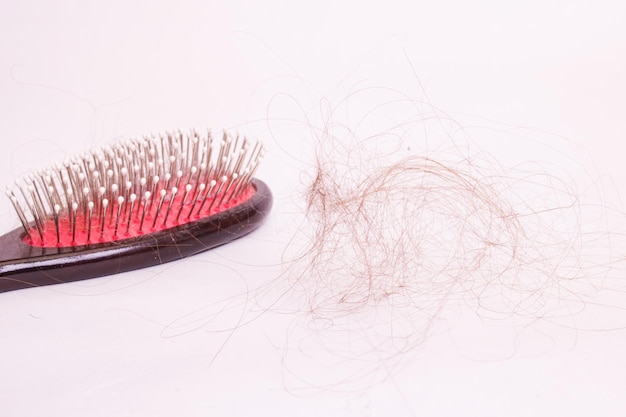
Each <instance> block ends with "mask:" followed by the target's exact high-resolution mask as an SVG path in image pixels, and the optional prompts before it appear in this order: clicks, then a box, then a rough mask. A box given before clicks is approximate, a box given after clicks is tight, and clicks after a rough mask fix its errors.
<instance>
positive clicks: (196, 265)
mask: <svg viewBox="0 0 626 417" xmlns="http://www.w3.org/2000/svg"><path fill="white" fill-rule="evenodd" d="M625 18H626V6H624V3H621V2H616V1H608V0H605V1H596V2H587V1H534V0H533V1H528V2H519V3H513V2H502V1H493V0H479V1H474V2H463V1H459V0H445V1H439V2H422V1H417V2H403V1H396V0H392V1H385V2H379V3H378V4H377V5H376V6H372V5H367V4H366V3H364V2H356V1H346V2H330V1H317V2H311V3H309V4H304V3H302V4H297V3H294V2H287V1H276V0H271V1H267V2H250V1H236V2H228V3H227V2H213V1H206V2H201V1H187V2H185V1H181V2H176V3H175V2H164V1H154V2H121V1H110V2H100V3H99V2H95V1H49V2H35V1H22V2H10V4H9V2H6V1H5V2H4V3H3V4H2V5H1V6H0V34H1V36H0V143H1V144H2V145H1V152H0V180H1V182H2V184H6V185H8V184H10V183H11V182H12V181H13V179H14V178H16V177H18V176H20V175H23V174H25V173H28V172H30V171H31V170H33V169H36V168H39V167H43V166H46V165H47V164H49V163H52V162H56V161H59V160H62V159H63V156H64V155H66V154H73V153H76V152H81V151H84V150H87V149H89V148H91V147H93V146H97V145H100V144H104V143H108V142H110V141H112V140H114V139H116V138H119V137H127V136H132V135H141V134H145V133H150V132H158V131H161V130H164V129H170V128H177V127H181V128H187V127H213V128H215V129H216V130H219V129H222V128H227V129H229V130H232V131H239V132H242V133H245V134H247V135H250V136H251V137H254V138H258V139H261V140H264V141H265V143H266V145H267V148H268V156H267V159H266V160H265V161H264V163H263V167H262V169H261V171H260V173H259V176H260V177H261V178H263V179H264V180H266V182H268V183H269V184H270V186H271V187H272V189H273V190H274V193H275V197H276V200H275V209H274V211H273V213H272V216H271V218H270V219H269V221H268V223H267V224H266V225H265V226H264V227H263V228H262V229H261V230H259V231H258V232H257V233H255V234H253V235H251V236H249V237H248V238H245V239H243V240H240V241H238V242H236V243H233V244H231V245H228V246H225V247H223V248H220V249H217V250H214V251H211V252H208V253H205V254H202V255H200V256H197V257H194V258H193V259H188V260H185V261H182V262H177V263H173V264H170V265H164V266H161V267H157V268H149V269H146V270H142V271H136V272H132V273H127V274H121V275H118V276H114V277H107V278H103V279H98V280H92V281H85V282H82V283H76V284H68V285H63V286H56V287H47V288H38V289H32V290H27V291H19V292H14V293H5V294H0V335H1V336H0V337H1V339H0V414H2V415H3V416H41V415H48V416H50V415H59V416H61V415H62V416H66V417H67V416H73V415H81V416H85V415H89V416H111V415H115V416H159V415H163V416H166V415H167V416H171V415H180V416H207V415H221V416H230V415H232V416H242V415H255V416H258V415H274V416H277V415H295V416H364V415H398V416H400V415H416V416H450V415H463V416H468V415H476V416H530V415H532V416H537V415H545V416H553V415H567V416H575V415H577V416H583V415H584V416H587V415H603V416H618V415H623V413H624V410H626V396H624V391H625V389H626V356H625V355H624V349H625V348H626V330H624V331H621V330H607V329H610V328H615V327H621V326H622V325H623V324H624V323H625V322H626V320H625V317H626V314H624V313H623V312H621V309H620V306H626V295H623V294H622V293H621V291H619V289H620V286H622V287H623V285H620V279H621V278H622V277H623V275H624V274H623V271H622V270H621V269H620V265H619V261H620V260H621V259H623V258H624V256H623V255H621V253H625V254H626V252H624V247H623V246H622V245H620V244H619V239H615V240H614V245H615V246H612V247H610V248H609V246H607V247H606V248H605V252H606V253H610V254H611V258H610V259H612V260H614V262H615V264H614V265H615V268H614V269H613V270H612V271H609V273H608V275H607V277H608V279H607V281H608V282H609V283H610V285H607V286H609V287H610V288H612V289H614V290H617V291H610V292H602V291H600V292H599V294H597V295H596V298H593V303H591V302H590V303H589V308H588V309H587V310H588V311H587V312H586V314H585V315H582V316H581V315H578V316H577V318H576V319H572V321H571V322H570V324H571V326H570V328H564V327H559V326H544V325H537V324H533V325H532V331H530V332H526V331H523V330H522V329H521V328H520V327H519V326H521V327H524V326H526V325H527V324H528V323H527V322H512V324H511V326H507V325H505V324H502V323H500V324H498V325H493V323H484V322H483V321H482V320H481V319H480V318H478V317H477V316H473V315H472V314H471V313H467V312H466V313H461V312H459V311H450V312H444V313H443V314H442V318H441V321H438V322H436V323H435V329H434V330H433V332H432V334H430V337H428V338H427V339H426V340H425V341H424V342H423V343H419V344H418V345H417V346H415V348H414V349H409V350H408V351H406V352H404V354H403V355H402V356H401V358H392V359H384V358H380V360H374V359H373V358H372V356H371V355H369V356H367V357H365V358H363V360H362V361H361V360H359V358H354V357H350V355H347V357H344V356H342V354H340V353H339V352H340V351H341V352H345V351H344V350H343V349H341V340H343V339H342V337H343V335H341V334H332V335H328V334H325V333H324V329H322V328H320V326H319V323H315V324H313V323H314V322H312V321H308V320H309V319H308V318H307V316H306V314H301V313H297V312H294V311H293V310H289V309H286V310H284V311H283V310H281V309H280V308H278V307H277V306H275V307H276V308H272V306H274V305H273V304H272V300H273V299H277V298H278V296H279V294H281V290H280V288H281V286H280V285H278V286H275V285H271V286H269V287H263V285H264V284H268V283H275V280H276V279H277V278H278V277H279V276H280V274H281V271H284V268H285V266H284V265H282V266H281V265H280V263H281V255H282V254H283V252H284V251H285V248H286V247H287V245H288V241H289V239H290V237H291V235H292V234H293V232H294V230H293V221H294V220H293V219H294V217H296V218H297V211H298V209H299V208H301V207H302V202H301V196H300V195H299V194H298V192H297V190H299V189H300V188H299V187H300V186H301V181H304V180H303V177H302V176H301V173H302V172H305V171H306V170H307V168H308V167H309V166H310V163H311V160H310V159H308V158H310V156H311V149H312V146H313V142H312V141H311V131H314V130H315V129H314V128H313V127H319V126H322V125H323V121H324V115H326V114H327V109H328V108H335V107H336V108H341V109H342V110H345V108H344V107H342V104H341V103H342V99H344V98H346V97H349V96H350V97H353V98H352V99H351V106H353V107H350V109H351V111H353V112H354V113H353V114H352V115H350V114H349V115H345V114H344V115H341V116H338V117H339V119H340V120H341V121H342V122H345V123H347V124H348V125H349V128H350V129H353V130H356V129H357V126H356V124H358V122H359V121H360V120H361V119H362V118H363V117H364V114H366V113H367V109H373V108H376V106H379V105H381V104H385V103H387V104H388V103H389V102H390V101H392V100H397V99H398V98H399V97H400V96H402V95H403V97H407V98H410V99H411V100H414V101H415V102H416V103H420V104H419V105H418V106H415V107H411V106H400V110H398V109H397V107H395V106H386V107H385V109H384V110H382V111H381V112H379V113H376V115H375V116H371V119H367V118H365V120H367V123H371V125H372V126H370V127H368V126H369V125H367V123H364V124H365V125H366V126H364V127H363V129H364V131H363V132H361V134H363V135H366V134H367V129H368V128H371V129H377V128H378V127H376V126H378V125H382V126H384V125H385V123H386V121H388V120H391V119H393V120H396V121H398V120H400V121H402V120H408V119H406V118H407V117H410V116H409V115H408V114H410V113H411V111H413V110H414V111H415V112H419V111H421V112H423V114H427V113H428V114H430V113H429V112H430V111H432V110H433V108H436V109H441V113H439V115H440V116H441V115H442V114H444V112H445V115H446V117H449V118H453V119H454V120H456V121H458V122H459V123H460V124H461V125H462V126H465V127H467V128H468V132H469V133H470V134H471V136H472V141H470V142H469V143H471V144H474V145H477V146H480V149H481V150H482V151H484V152H486V153H488V154H490V155H493V158H494V159H496V160H498V161H499V162H500V163H501V164H502V166H504V167H509V166H511V165H514V164H516V163H519V162H520V161H522V162H523V161H542V163H543V164H544V165H542V166H543V167H544V169H545V166H550V165H551V164H556V165H555V166H558V168H556V171H558V173H559V174H561V173H563V172H566V176H567V178H568V180H572V181H574V182H575V184H578V187H579V190H583V191H584V190H585V189H586V187H587V186H588V185H589V184H596V185H597V184H601V186H599V187H598V188H594V190H597V189H601V190H602V192H594V193H591V196H590V198H592V197H593V198H595V197H597V200H596V201H595V202H596V203H597V204H598V205H599V206H602V207H611V208H616V209H620V208H621V205H620V198H621V196H620V193H623V184H624V182H625V181H626V170H625V169H624V154H625V152H624V151H625V150H626V149H625V147H624V144H623V143H624V139H626V118H625V117H624V116H625V114H626V101H625V99H624V97H626V76H625V74H626V28H625V26H624V21H625ZM361 88H365V89H366V90H365V92H364V93H360V94H357V95H356V96H351V94H354V92H355V91H357V90H360V89H361ZM387 109H389V110H387ZM411 109H413V110H411ZM392 111H394V112H395V111H399V112H400V113H395V114H392V113H389V112H392ZM385 112H388V113H385ZM402 112H405V113H402ZM410 126H411V129H408V130H407V134H408V135H409V136H411V135H413V134H415V131H418V130H419V129H415V126H416V124H411V125H410ZM469 126H480V127H481V128H477V129H475V130H471V129H470V128H469ZM495 131H498V132H500V131H502V132H504V133H503V134H502V135H500V134H498V135H496V134H494V133H493V132H495ZM520 131H521V132H522V133H521V134H520ZM415 140H416V141H417V142H416V143H418V145H417V147H418V148H419V147H420V146H421V147H422V148H423V149H426V148H427V146H425V145H424V143H421V142H419V140H421V139H419V138H417V139H415ZM444 142H445V139H444ZM420 143H421V145H420ZM548 149H550V150H551V151H547V150H548ZM555 150H556V151H555ZM544 151H545V153H544ZM564 161H565V162H564ZM567 161H569V162H567ZM572 161H574V162H572ZM570 164H571V165H570ZM612 213H614V212H612ZM610 217H611V223H607V222H606V221H600V223H601V224H600V225H599V226H598V227H600V228H602V227H604V228H605V229H607V230H611V231H613V232H616V233H618V232H619V230H621V228H623V227H624V226H625V225H626V220H624V221H622V220H621V217H620V216H619V215H612V216H610ZM17 225H18V222H17V217H16V216H15V215H14V214H13V213H12V209H11V208H10V206H9V203H8V201H5V200H3V201H1V202H0V226H1V227H2V230H6V231H9V230H11V229H13V228H15V227H17ZM586 226H587V225H586ZM0 250H1V248H0ZM602 251H603V249H602V248H600V252H602ZM620 251H621V252H620ZM606 253H605V254H603V256H604V255H606ZM605 258H606V256H605ZM591 261H593V260H591ZM259 288H263V289H262V290H259ZM266 288H268V289H267V290H266ZM293 296H294V295H293V294H290V293H288V292H287V293H284V294H283V298H282V299H281V300H282V302H283V303H285V304H288V303H289V298H290V297H293ZM285 299H286V300H287V301H285ZM594 303H596V304H598V305H599V306H600V308H597V309H594V308H591V305H592V304H594ZM281 306H282V304H281ZM602 307H605V308H602ZM266 308H267V309H268V310H267V311H266V312H265V313H264V314H262V313H263V311H264V309H266ZM463 314H466V315H463ZM353 324H354V326H356V327H357V328H364V327H365V326H366V324H364V323H359V322H357V320H356V319H355V323H353ZM572 327H573V328H575V330H572ZM347 351H350V349H348V350H347Z"/></svg>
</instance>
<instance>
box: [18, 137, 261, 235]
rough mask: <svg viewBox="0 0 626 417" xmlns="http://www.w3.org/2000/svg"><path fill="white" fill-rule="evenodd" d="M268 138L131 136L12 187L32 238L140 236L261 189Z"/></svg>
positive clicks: (200, 215)
mask: <svg viewBox="0 0 626 417" xmlns="http://www.w3.org/2000/svg"><path fill="white" fill-rule="evenodd" d="M262 156H263V146H262V145H261V144H260V143H258V142H255V143H253V142H251V141H249V140H248V139H246V138H244V137H239V136H231V135H230V134H228V133H224V134H223V136H222V137H221V138H220V139H215V138H213V136H212V134H211V132H210V131H207V132H206V133H204V134H201V133H200V132H198V131H196V130H191V131H188V132H182V131H176V132H167V133H164V134H161V135H150V136H145V137H142V138H136V139H126V140H122V141H120V142H117V143H116V144H113V145H111V146H106V147H102V148H99V149H96V150H94V151H91V152H87V153H84V154H81V155H78V156H75V157H73V158H70V159H68V160H66V161H65V162H64V163H63V164H59V165H56V166H54V167H50V168H48V169H44V170H41V171H39V172H37V173H34V174H30V175H28V176H26V177H24V178H22V179H21V180H18V181H16V184H15V188H13V189H7V195H8V197H9V198H10V200H11V202H12V203H13V206H14V207H15V210H16V212H17V214H18V217H19V218H20V221H21V223H22V226H23V227H24V230H25V232H26V234H25V237H24V241H25V242H26V243H28V244H30V245H33V246H44V247H54V246H79V245H86V244H93V243H101V242H110V241H115V240H120V239H127V238H130V237H135V236H141V235H143V234H149V233H153V232H156V231H160V230H164V229H168V228H171V227H175V226H178V225H182V224H186V223H189V222H193V221H194V220H197V219H199V218H205V217H207V216H211V215H213V214H215V213H219V212H221V211H224V210H227V209H229V208H231V207H233V206H235V205H238V204H240V203H242V202H243V201H246V200H247V199H249V198H250V197H251V196H252V195H253V194H254V188H253V187H252V186H251V185H250V181H251V179H252V178H253V175H254V173H255V171H256V169H257V167H258V164H259V162H260V160H261V158H262Z"/></svg>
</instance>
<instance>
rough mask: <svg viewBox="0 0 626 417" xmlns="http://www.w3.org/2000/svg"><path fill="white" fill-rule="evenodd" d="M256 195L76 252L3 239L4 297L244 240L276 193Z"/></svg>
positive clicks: (260, 189)
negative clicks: (191, 219) (172, 224)
mask: <svg viewBox="0 0 626 417" xmlns="http://www.w3.org/2000/svg"><path fill="white" fill-rule="evenodd" d="M252 185H253V186H254V188H255V189H256V192H255V193H254V195H253V196H252V197H251V198H250V199H249V200H247V201H245V202H244V203H242V204H240V205H238V206H235V207H233V208H231V209H228V210H226V211H223V212H221V213H218V214H215V215H213V216H210V217H207V218H204V219H200V220H196V221H194V222H191V223H187V224H184V225H180V226H176V227H174V228H170V229H167V230H163V231H160V232H155V233H152V234H146V235H142V236H139V237H134V238H129V239H124V240H120V241H116V242H106V243H98V244H92V245H84V246H77V247H55V248H42V247H34V246H30V245H28V244H26V243H24V241H23V238H24V235H25V232H24V230H23V229H21V228H20V229H16V230H13V231H11V232H9V233H7V234H5V235H3V236H0V292H5V291H12V290H19V289H23V288H32V287H39V286H42V285H52V284H60V283H64V282H72V281H80V280H84V279H89V278H96V277H102V276H105V275H111V274H116V273H119V272H126V271H132V270H135V269H140V268H145V267H148V266H153V265H159V264H162V263H165V262H170V261H174V260H177V259H182V258H185V257H187V256H191V255H195V254H197V253H200V252H204V251H206V250H209V249H211V248H214V247H216V246H220V245H223V244H225V243H228V242H230V241H232V240H234V239H237V238H240V237H242V236H244V235H246V234H248V233H250V232H251V231H253V230H254V229H256V228H257V227H259V226H260V225H261V223H263V220H264V219H265V218H266V217H267V215H268V213H269V212H270V210H271V208H272V193H271V191H270V189H269V187H268V186H267V185H266V184H265V183H264V182H263V181H260V180H258V179H253V180H252Z"/></svg>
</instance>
